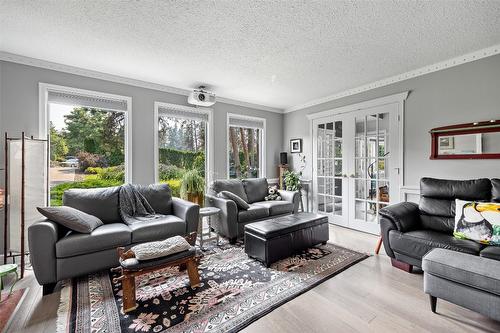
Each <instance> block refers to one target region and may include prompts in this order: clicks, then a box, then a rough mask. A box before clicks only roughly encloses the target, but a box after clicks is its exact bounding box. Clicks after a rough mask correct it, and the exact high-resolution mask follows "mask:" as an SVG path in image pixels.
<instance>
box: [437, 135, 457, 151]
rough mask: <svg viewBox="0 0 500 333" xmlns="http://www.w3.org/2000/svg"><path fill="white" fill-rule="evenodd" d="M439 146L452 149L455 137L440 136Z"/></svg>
mask: <svg viewBox="0 0 500 333" xmlns="http://www.w3.org/2000/svg"><path fill="white" fill-rule="evenodd" d="M439 148H440V149H443V150H445V149H454V148H455V139H454V137H453V136H442V137H440V138H439Z"/></svg>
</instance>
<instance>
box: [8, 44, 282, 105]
mask: <svg viewBox="0 0 500 333" xmlns="http://www.w3.org/2000/svg"><path fill="white" fill-rule="evenodd" d="M0 60H3V61H9V62H13V63H17V64H22V65H27V66H33V67H39V68H44V69H50V70H54V71H58V72H63V73H69V74H75V75H80V76H85V77H90V78H94V79H99V80H105V81H111V82H115V83H121V84H126V85H130V86H134V87H140V88H146V89H151V90H157V91H163V92H167V93H171V94H177V95H183V96H188V95H189V93H190V92H191V90H187V89H181V88H175V87H171V86H167V85H163V84H158V83H153V82H147V81H142V80H137V79H132V78H127V77H123V76H119V75H114V74H109V73H103V72H98V71H94V70H90V69H85V68H80V67H75V66H70V65H64V64H59V63H56V62H52V61H47V60H42V59H36V58H31V57H26V56H22V55H19V54H14V53H9V52H4V51H0ZM217 102H219V103H224V104H231V105H238V106H243V107H247V108H252V109H257V110H262V111H268V112H275V113H283V111H284V110H283V109H279V108H273V107H270V106H265V105H260V104H254V103H250V102H244V101H237V100H234V99H230V98H224V97H219V96H217Z"/></svg>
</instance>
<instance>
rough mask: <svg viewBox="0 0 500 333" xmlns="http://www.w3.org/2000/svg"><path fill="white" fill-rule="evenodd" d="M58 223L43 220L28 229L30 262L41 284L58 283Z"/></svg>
mask: <svg viewBox="0 0 500 333" xmlns="http://www.w3.org/2000/svg"><path fill="white" fill-rule="evenodd" d="M59 237H60V235H59V227H58V225H57V223H55V222H53V221H50V220H47V219H42V220H38V221H36V222H35V223H33V224H32V225H30V226H29V228H28V245H29V250H30V261H31V265H32V266H33V271H34V272H35V277H36V280H37V281H38V283H39V284H41V285H44V284H51V283H56V282H57V268H56V267H57V266H56V261H57V257H56V243H57V241H58V240H59Z"/></svg>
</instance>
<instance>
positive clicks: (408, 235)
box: [389, 230, 482, 259]
mask: <svg viewBox="0 0 500 333" xmlns="http://www.w3.org/2000/svg"><path fill="white" fill-rule="evenodd" d="M389 244H390V245H391V248H392V250H393V251H394V252H398V253H401V254H404V255H407V256H409V257H413V258H416V259H421V258H422V257H423V256H424V255H426V254H427V252H429V251H430V250H432V249H434V248H443V249H449V250H454V251H458V252H464V253H469V254H474V255H478V254H479V251H481V248H482V245H481V244H479V243H476V242H473V241H470V240H464V239H456V238H455V237H453V236H452V235H448V234H444V233H442V232H437V231H433V230H414V231H408V232H405V233H402V232H399V231H397V230H391V231H390V232H389Z"/></svg>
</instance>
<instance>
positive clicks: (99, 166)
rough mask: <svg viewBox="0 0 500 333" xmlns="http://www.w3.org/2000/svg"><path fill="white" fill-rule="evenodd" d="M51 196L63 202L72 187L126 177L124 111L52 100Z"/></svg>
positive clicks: (93, 185) (55, 201)
mask: <svg viewBox="0 0 500 333" xmlns="http://www.w3.org/2000/svg"><path fill="white" fill-rule="evenodd" d="M49 106H50V114H49V116H50V119H49V127H50V199H51V205H52V206H59V205H61V204H62V195H63V193H64V191H66V190H68V189H70V188H98V187H108V186H116V185H120V184H123V182H124V181H125V167H124V163H125V114H124V112H118V111H108V110H103V109H97V108H87V107H79V106H68V105H59V104H50V105H49Z"/></svg>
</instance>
